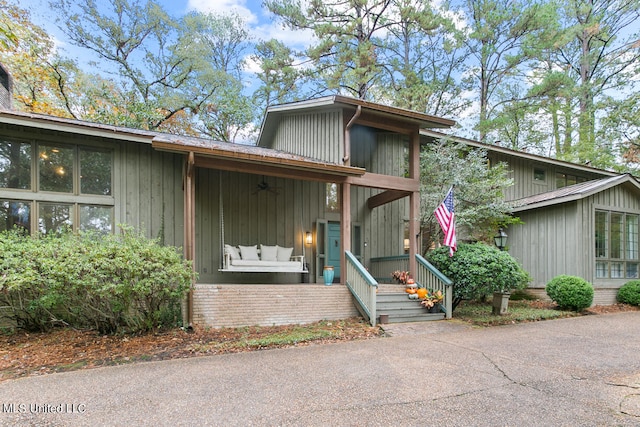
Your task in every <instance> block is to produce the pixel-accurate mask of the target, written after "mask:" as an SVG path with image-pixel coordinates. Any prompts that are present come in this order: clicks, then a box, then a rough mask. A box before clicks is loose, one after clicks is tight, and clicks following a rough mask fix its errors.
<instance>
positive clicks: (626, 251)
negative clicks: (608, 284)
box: [595, 211, 639, 279]
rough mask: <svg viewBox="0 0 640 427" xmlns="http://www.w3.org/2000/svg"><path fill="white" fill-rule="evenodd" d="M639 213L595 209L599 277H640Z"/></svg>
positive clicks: (597, 270)
mask: <svg viewBox="0 0 640 427" xmlns="http://www.w3.org/2000/svg"><path fill="white" fill-rule="evenodd" d="M638 223H639V216H638V215H637V214H628V213H621V212H608V211H596V213H595V255H596V278H599V279H605V278H611V279H624V278H637V277H638V265H639V262H638V261H639V259H638V254H639V242H638Z"/></svg>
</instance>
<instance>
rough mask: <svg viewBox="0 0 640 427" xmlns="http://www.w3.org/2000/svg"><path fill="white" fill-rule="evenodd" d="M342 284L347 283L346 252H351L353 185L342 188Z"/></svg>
mask: <svg viewBox="0 0 640 427" xmlns="http://www.w3.org/2000/svg"><path fill="white" fill-rule="evenodd" d="M340 193H341V194H340V200H341V209H340V245H341V246H342V250H341V251H340V283H341V284H343V285H344V284H346V283H347V277H346V276H347V257H346V255H345V251H351V184H349V183H346V182H345V183H343V184H342V185H341V186H340Z"/></svg>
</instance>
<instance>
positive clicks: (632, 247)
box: [625, 215, 638, 259]
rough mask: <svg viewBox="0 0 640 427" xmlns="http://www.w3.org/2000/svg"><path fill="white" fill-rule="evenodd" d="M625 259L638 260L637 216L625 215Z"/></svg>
mask: <svg viewBox="0 0 640 427" xmlns="http://www.w3.org/2000/svg"><path fill="white" fill-rule="evenodd" d="M625 249H626V254H625V255H626V257H625V258H626V259H638V215H627V217H626V230H625Z"/></svg>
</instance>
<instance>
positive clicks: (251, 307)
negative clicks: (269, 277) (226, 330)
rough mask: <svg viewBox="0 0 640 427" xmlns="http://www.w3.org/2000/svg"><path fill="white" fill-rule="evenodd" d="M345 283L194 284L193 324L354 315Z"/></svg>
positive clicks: (234, 324) (219, 325)
mask: <svg viewBox="0 0 640 427" xmlns="http://www.w3.org/2000/svg"><path fill="white" fill-rule="evenodd" d="M359 315H360V314H359V313H358V310H357V309H356V307H355V305H354V303H353V299H352V296H351V293H350V292H349V290H348V289H347V287H346V286H343V285H337V284H335V285H333V286H324V285H316V284H296V285H210V284H196V286H195V290H194V294H193V323H194V325H196V326H209V327H213V328H222V327H239V326H252V325H261V326H272V325H289V324H304V323H312V322H316V321H320V320H338V319H346V318H349V317H357V316H359Z"/></svg>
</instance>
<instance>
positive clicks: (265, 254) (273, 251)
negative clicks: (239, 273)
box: [260, 245, 278, 261]
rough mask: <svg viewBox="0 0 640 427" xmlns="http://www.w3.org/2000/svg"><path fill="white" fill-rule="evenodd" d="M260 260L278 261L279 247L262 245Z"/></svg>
mask: <svg viewBox="0 0 640 427" xmlns="http://www.w3.org/2000/svg"><path fill="white" fill-rule="evenodd" d="M260 259H261V260H262V261H278V247H277V246H265V245H260Z"/></svg>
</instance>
